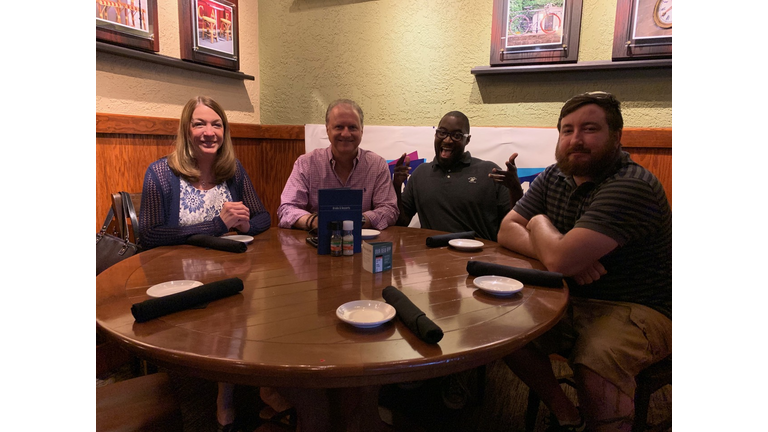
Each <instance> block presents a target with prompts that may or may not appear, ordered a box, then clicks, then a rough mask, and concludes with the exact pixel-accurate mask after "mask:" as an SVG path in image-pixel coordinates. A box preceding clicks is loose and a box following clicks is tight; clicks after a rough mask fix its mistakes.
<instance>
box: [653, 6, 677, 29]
mask: <svg viewBox="0 0 768 432" xmlns="http://www.w3.org/2000/svg"><path fill="white" fill-rule="evenodd" d="M653 21H654V22H655V23H656V25H657V26H659V27H661V28H663V29H668V28H672V0H656V6H655V7H654V8H653Z"/></svg>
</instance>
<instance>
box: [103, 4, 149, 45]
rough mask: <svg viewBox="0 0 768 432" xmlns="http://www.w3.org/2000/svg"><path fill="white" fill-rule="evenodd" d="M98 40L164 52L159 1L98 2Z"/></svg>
mask: <svg viewBox="0 0 768 432" xmlns="http://www.w3.org/2000/svg"><path fill="white" fill-rule="evenodd" d="M96 40H97V41H102V42H108V43H111V44H115V45H121V46H124V47H128V48H134V49H139V50H142V51H150V52H158V51H160V38H159V36H158V31H157V0H96Z"/></svg>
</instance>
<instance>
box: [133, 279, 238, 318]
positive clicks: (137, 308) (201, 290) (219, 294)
mask: <svg viewBox="0 0 768 432" xmlns="http://www.w3.org/2000/svg"><path fill="white" fill-rule="evenodd" d="M242 290H243V281H242V279H240V278H237V277H234V278H229V279H224V280H220V281H216V282H211V283H207V284H205V285H200V286H199V287H194V288H192V289H189V290H187V291H182V292H180V293H176V294H171V295H167V296H165V297H158V298H152V299H149V300H144V301H143V302H141V303H136V304H134V305H133V306H131V313H132V314H133V318H134V319H136V322H140V323H141V322H145V321H149V320H151V319H155V318H159V317H161V316H164V315H168V314H172V313H174V312H179V311H183V310H186V309H191V308H193V307H196V306H199V305H201V304H205V303H210V302H212V301H214V300H218V299H222V298H224V297H229V296H231V295H235V294H237V293H239V292H240V291H242Z"/></svg>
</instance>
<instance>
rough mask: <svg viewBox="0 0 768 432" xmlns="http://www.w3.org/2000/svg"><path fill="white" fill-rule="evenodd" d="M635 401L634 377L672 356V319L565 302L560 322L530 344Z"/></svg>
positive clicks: (630, 307) (638, 309) (627, 306)
mask: <svg viewBox="0 0 768 432" xmlns="http://www.w3.org/2000/svg"><path fill="white" fill-rule="evenodd" d="M533 343H534V344H535V345H536V346H538V347H539V348H540V349H541V350H543V351H544V352H546V353H547V354H553V353H556V354H559V355H562V356H563V357H566V358H567V359H568V361H569V363H570V364H571V366H574V365H577V364H580V365H583V366H586V367H588V368H589V369H591V370H592V371H594V372H595V373H597V374H598V375H600V376H602V377H603V378H605V379H606V380H608V381H610V382H611V383H613V384H614V385H616V386H617V387H618V388H619V390H621V391H622V392H624V393H625V394H627V395H629V396H630V397H631V398H633V399H634V397H635V387H636V384H635V376H637V374H638V373H640V371H642V370H643V369H645V368H646V367H648V366H650V365H652V364H653V363H656V362H657V361H659V360H662V359H663V358H665V357H667V356H668V355H670V354H671V353H672V320H670V319H669V318H667V317H666V316H664V315H663V314H661V313H659V312H658V311H655V310H653V309H651V308H649V307H647V306H643V305H640V304H637V303H627V302H614V301H606V300H594V299H584V298H575V297H572V298H571V303H570V305H569V306H568V309H567V310H566V312H565V315H564V316H563V318H562V319H561V320H560V322H558V323H557V324H555V327H553V328H552V329H551V330H549V331H548V332H547V333H545V334H543V335H542V336H540V337H539V338H538V339H536V340H535V341H534V342H533Z"/></svg>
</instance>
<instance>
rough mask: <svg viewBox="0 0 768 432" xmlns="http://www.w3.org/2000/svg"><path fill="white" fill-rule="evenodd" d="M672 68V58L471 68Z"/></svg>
mask: <svg viewBox="0 0 768 432" xmlns="http://www.w3.org/2000/svg"><path fill="white" fill-rule="evenodd" d="M658 68H669V69H672V59H656V60H635V61H631V62H628V61H605V60H598V61H585V62H578V63H561V64H546V65H523V66H476V67H473V68H472V71H471V72H472V74H473V75H498V74H530V73H547V72H549V73H552V72H574V73H576V72H580V73H589V72H594V71H610V70H618V71H625V70H628V69H658Z"/></svg>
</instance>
